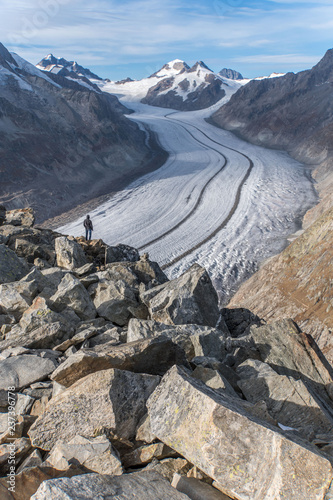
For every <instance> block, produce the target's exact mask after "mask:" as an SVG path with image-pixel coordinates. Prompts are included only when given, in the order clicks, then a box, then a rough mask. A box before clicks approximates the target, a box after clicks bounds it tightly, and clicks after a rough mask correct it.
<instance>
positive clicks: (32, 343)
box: [0, 313, 74, 351]
mask: <svg viewBox="0 0 333 500" xmlns="http://www.w3.org/2000/svg"><path fill="white" fill-rule="evenodd" d="M53 314H55V313H53ZM61 319H62V318H61ZM73 332H74V328H73V326H71V325H69V324H67V323H63V322H60V321H55V322H54V323H43V322H41V326H39V327H38V328H35V330H32V331H28V332H26V331H25V330H24V329H21V328H20V326H18V328H15V329H12V330H11V331H10V334H9V335H7V338H6V340H3V341H2V342H0V351H2V350H3V349H7V348H8V347H18V346H25V347H27V348H30V349H53V348H54V347H55V346H56V345H58V344H59V342H63V341H65V340H67V339H68V338H70V337H71V335H73Z"/></svg>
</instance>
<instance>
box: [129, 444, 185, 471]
mask: <svg viewBox="0 0 333 500" xmlns="http://www.w3.org/2000/svg"><path fill="white" fill-rule="evenodd" d="M177 455H178V454H177V452H176V451H174V450H172V449H171V448H169V446H166V445H165V444H163V443H153V444H150V445H146V446H140V447H139V448H136V449H135V450H133V451H130V452H129V453H127V454H126V455H124V456H123V457H122V462H123V464H124V467H125V468H126V469H127V468H129V467H137V466H138V465H145V464H148V463H149V462H151V461H152V460H153V459H154V458H157V459H159V460H162V459H163V458H167V457H169V458H172V457H176V456H177Z"/></svg>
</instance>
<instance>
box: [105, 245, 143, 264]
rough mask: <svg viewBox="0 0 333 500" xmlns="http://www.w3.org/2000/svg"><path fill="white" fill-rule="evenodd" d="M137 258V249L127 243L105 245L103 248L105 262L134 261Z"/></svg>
mask: <svg viewBox="0 0 333 500" xmlns="http://www.w3.org/2000/svg"><path fill="white" fill-rule="evenodd" d="M139 259H140V255H139V251H138V250H137V249H136V248H133V247H130V246H128V245H122V244H119V245H116V246H114V247H109V246H107V247H106V248H105V264H109V263H111V262H122V261H127V262H136V261H137V260H139Z"/></svg>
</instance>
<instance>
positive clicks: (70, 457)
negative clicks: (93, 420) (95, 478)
mask: <svg viewBox="0 0 333 500" xmlns="http://www.w3.org/2000/svg"><path fill="white" fill-rule="evenodd" d="M47 462H48V463H50V464H51V465H52V466H53V467H54V468H55V469H58V470H65V469H67V468H68V467H69V465H70V463H74V462H79V463H80V464H81V465H83V466H84V467H85V468H86V469H88V470H90V471H91V472H98V473H99V474H112V475H114V476H119V475H121V474H122V473H123V468H122V465H121V461H120V459H119V457H118V454H117V452H116V451H115V450H114V448H113V447H112V445H111V443H110V441H109V440H108V439H107V438H106V437H105V436H97V437H95V438H85V437H83V436H75V437H74V438H73V439H71V440H70V441H69V442H67V441H57V443H56V444H55V446H54V447H53V448H52V450H51V452H50V454H49V455H48V457H47Z"/></svg>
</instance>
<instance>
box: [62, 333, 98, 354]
mask: <svg viewBox="0 0 333 500" xmlns="http://www.w3.org/2000/svg"><path fill="white" fill-rule="evenodd" d="M96 334H97V331H96V329H95V328H94V327H91V328H86V329H85V330H81V331H79V332H78V333H76V334H75V335H73V337H71V338H70V339H67V340H65V341H64V342H62V343H61V344H59V345H57V346H56V347H55V348H54V350H55V351H60V352H65V351H67V349H69V348H70V347H74V346H76V345H78V344H82V343H83V342H85V341H86V340H88V339H90V338H91V337H94V336H95V335H96ZM66 355H67V354H66Z"/></svg>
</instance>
